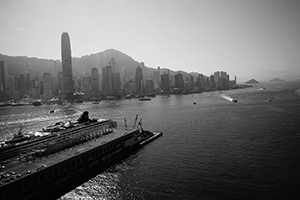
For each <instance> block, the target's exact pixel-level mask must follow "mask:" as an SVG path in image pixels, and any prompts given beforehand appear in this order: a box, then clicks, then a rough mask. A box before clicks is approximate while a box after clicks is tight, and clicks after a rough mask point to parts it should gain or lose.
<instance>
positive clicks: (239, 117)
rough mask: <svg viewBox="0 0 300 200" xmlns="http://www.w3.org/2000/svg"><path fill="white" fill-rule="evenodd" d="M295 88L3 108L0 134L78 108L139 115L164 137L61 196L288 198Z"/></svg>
mask: <svg viewBox="0 0 300 200" xmlns="http://www.w3.org/2000/svg"><path fill="white" fill-rule="evenodd" d="M262 87H264V88H265V89H261V88H262ZM298 89H300V83H299V82H298V83H289V82H288V83H280V84H267V85H264V84H261V85H257V86H254V87H253V88H247V89H243V90H228V91H222V93H220V92H219V91H215V92H204V93H201V94H193V95H182V96H180V95H178V96H176V95H171V96H169V97H165V96H157V97H155V98H153V99H152V100H151V101H145V102H141V101H138V99H131V100H117V101H101V102H100V104H98V105H94V104H92V103H91V102H84V103H83V104H74V105H65V106H58V105H43V106H41V107H33V106H27V107H26V106H25V107H8V108H6V107H5V108H0V137H2V138H4V137H6V136H7V134H12V133H15V132H16V131H17V130H18V127H19V123H22V124H23V127H24V128H23V130H24V132H29V131H35V130H40V129H41V128H42V127H45V126H47V125H51V124H54V123H55V122H56V121H60V120H61V121H67V120H68V119H72V120H76V119H77V118H78V117H79V115H80V114H81V112H82V111H84V110H88V111H89V113H90V117H91V118H97V117H100V118H111V119H113V120H116V121H118V125H119V126H123V125H124V122H123V118H124V117H126V119H127V122H128V124H131V125H132V124H133V121H134V117H135V115H136V114H138V115H139V116H140V117H141V118H142V119H143V120H142V121H143V127H144V129H148V130H159V131H163V132H164V135H163V137H161V138H159V139H157V140H155V141H153V142H152V143H150V144H148V145H146V146H145V147H143V148H142V149H141V150H139V151H138V152H136V153H135V154H133V155H131V156H130V157H129V158H127V159H125V160H123V161H122V162H120V163H118V164H117V165H115V166H112V167H111V168H109V169H108V170H106V171H105V172H103V173H101V174H99V175H98V176H96V177H95V178H93V179H91V180H90V181H88V182H86V183H84V184H82V185H81V186H79V187H77V188H76V189H74V190H73V191H70V192H69V193H67V194H66V195H64V196H63V197H61V199H80V198H85V199H235V198H236V199H290V198H291V197H294V198H295V197H299V194H298V186H299V185H300V173H299V169H300V164H299V162H298V161H299V157H300V146H299V139H300V129H299V128H300V125H299V124H300V94H299V93H297V90H298ZM221 95H223V96H226V97H231V98H235V99H238V102H237V103H234V102H231V101H228V100H226V98H222V97H221ZM270 100H271V101H270ZM193 102H195V103H196V104H193ZM53 109H54V110H55V112H54V113H53V114H50V113H49V111H50V110H53ZM295 195H296V196H295Z"/></svg>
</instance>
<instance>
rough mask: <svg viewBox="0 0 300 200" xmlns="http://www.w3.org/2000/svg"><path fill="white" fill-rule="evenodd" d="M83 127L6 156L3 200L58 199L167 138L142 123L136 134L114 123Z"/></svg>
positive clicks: (0, 171) (1, 157) (0, 185)
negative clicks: (141, 148)
mask: <svg viewBox="0 0 300 200" xmlns="http://www.w3.org/2000/svg"><path fill="white" fill-rule="evenodd" d="M136 119H137V118H136ZM140 122H141V121H140ZM78 124H79V126H75V127H72V128H70V129H69V130H64V131H62V132H61V133H60V131H58V132H57V134H56V135H55V136H53V137H49V138H47V139H44V140H39V141H35V142H28V143H25V145H22V146H20V147H14V148H11V149H9V150H7V151H3V152H1V154H0V162H1V164H0V199H3V200H4V199H57V198H59V197H60V196H62V195H64V194H65V193H67V192H68V191H70V190H72V189H74V188H75V187H76V186H79V185H80V184H82V183H84V182H85V181H87V180H89V179H90V178H92V177H94V176H96V175H97V174H99V173H100V172H101V171H103V170H105V169H107V168H108V167H110V166H112V165H113V164H115V163H117V162H118V161H120V160H121V159H123V158H126V156H128V155H130V154H131V153H132V152H134V151H136V150H138V149H139V148H140V147H142V146H144V145H146V144H147V143H149V142H151V141H152V140H154V139H155V138H158V137H159V136H161V135H162V132H150V131H146V130H143V128H142V126H141V124H140V123H139V125H140V126H139V128H137V129H132V130H128V129H120V128H118V126H117V123H116V122H114V121H112V120H100V119H98V120H89V121H86V122H83V123H78ZM16 152H17V153H16Z"/></svg>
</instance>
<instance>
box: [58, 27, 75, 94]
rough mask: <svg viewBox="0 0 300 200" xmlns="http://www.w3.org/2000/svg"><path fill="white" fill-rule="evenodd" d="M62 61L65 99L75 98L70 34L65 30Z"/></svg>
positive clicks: (62, 41)
mask: <svg viewBox="0 0 300 200" xmlns="http://www.w3.org/2000/svg"><path fill="white" fill-rule="evenodd" d="M61 61H62V92H63V96H64V98H65V99H69V100H70V99H73V95H74V87H73V73H72V57H71V44H70V38H69V34H68V33H66V32H64V33H63V34H62V35H61Z"/></svg>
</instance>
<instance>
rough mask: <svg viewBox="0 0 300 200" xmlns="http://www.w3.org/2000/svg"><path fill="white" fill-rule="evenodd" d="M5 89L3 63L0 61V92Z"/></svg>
mask: <svg viewBox="0 0 300 200" xmlns="http://www.w3.org/2000/svg"><path fill="white" fill-rule="evenodd" d="M5 87H6V86H5V70H4V61H3V60H0V91H3V90H4V89H5Z"/></svg>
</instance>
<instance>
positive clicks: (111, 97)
mask: <svg viewBox="0 0 300 200" xmlns="http://www.w3.org/2000/svg"><path fill="white" fill-rule="evenodd" d="M106 99H107V100H115V99H117V97H115V96H107V97H106Z"/></svg>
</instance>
